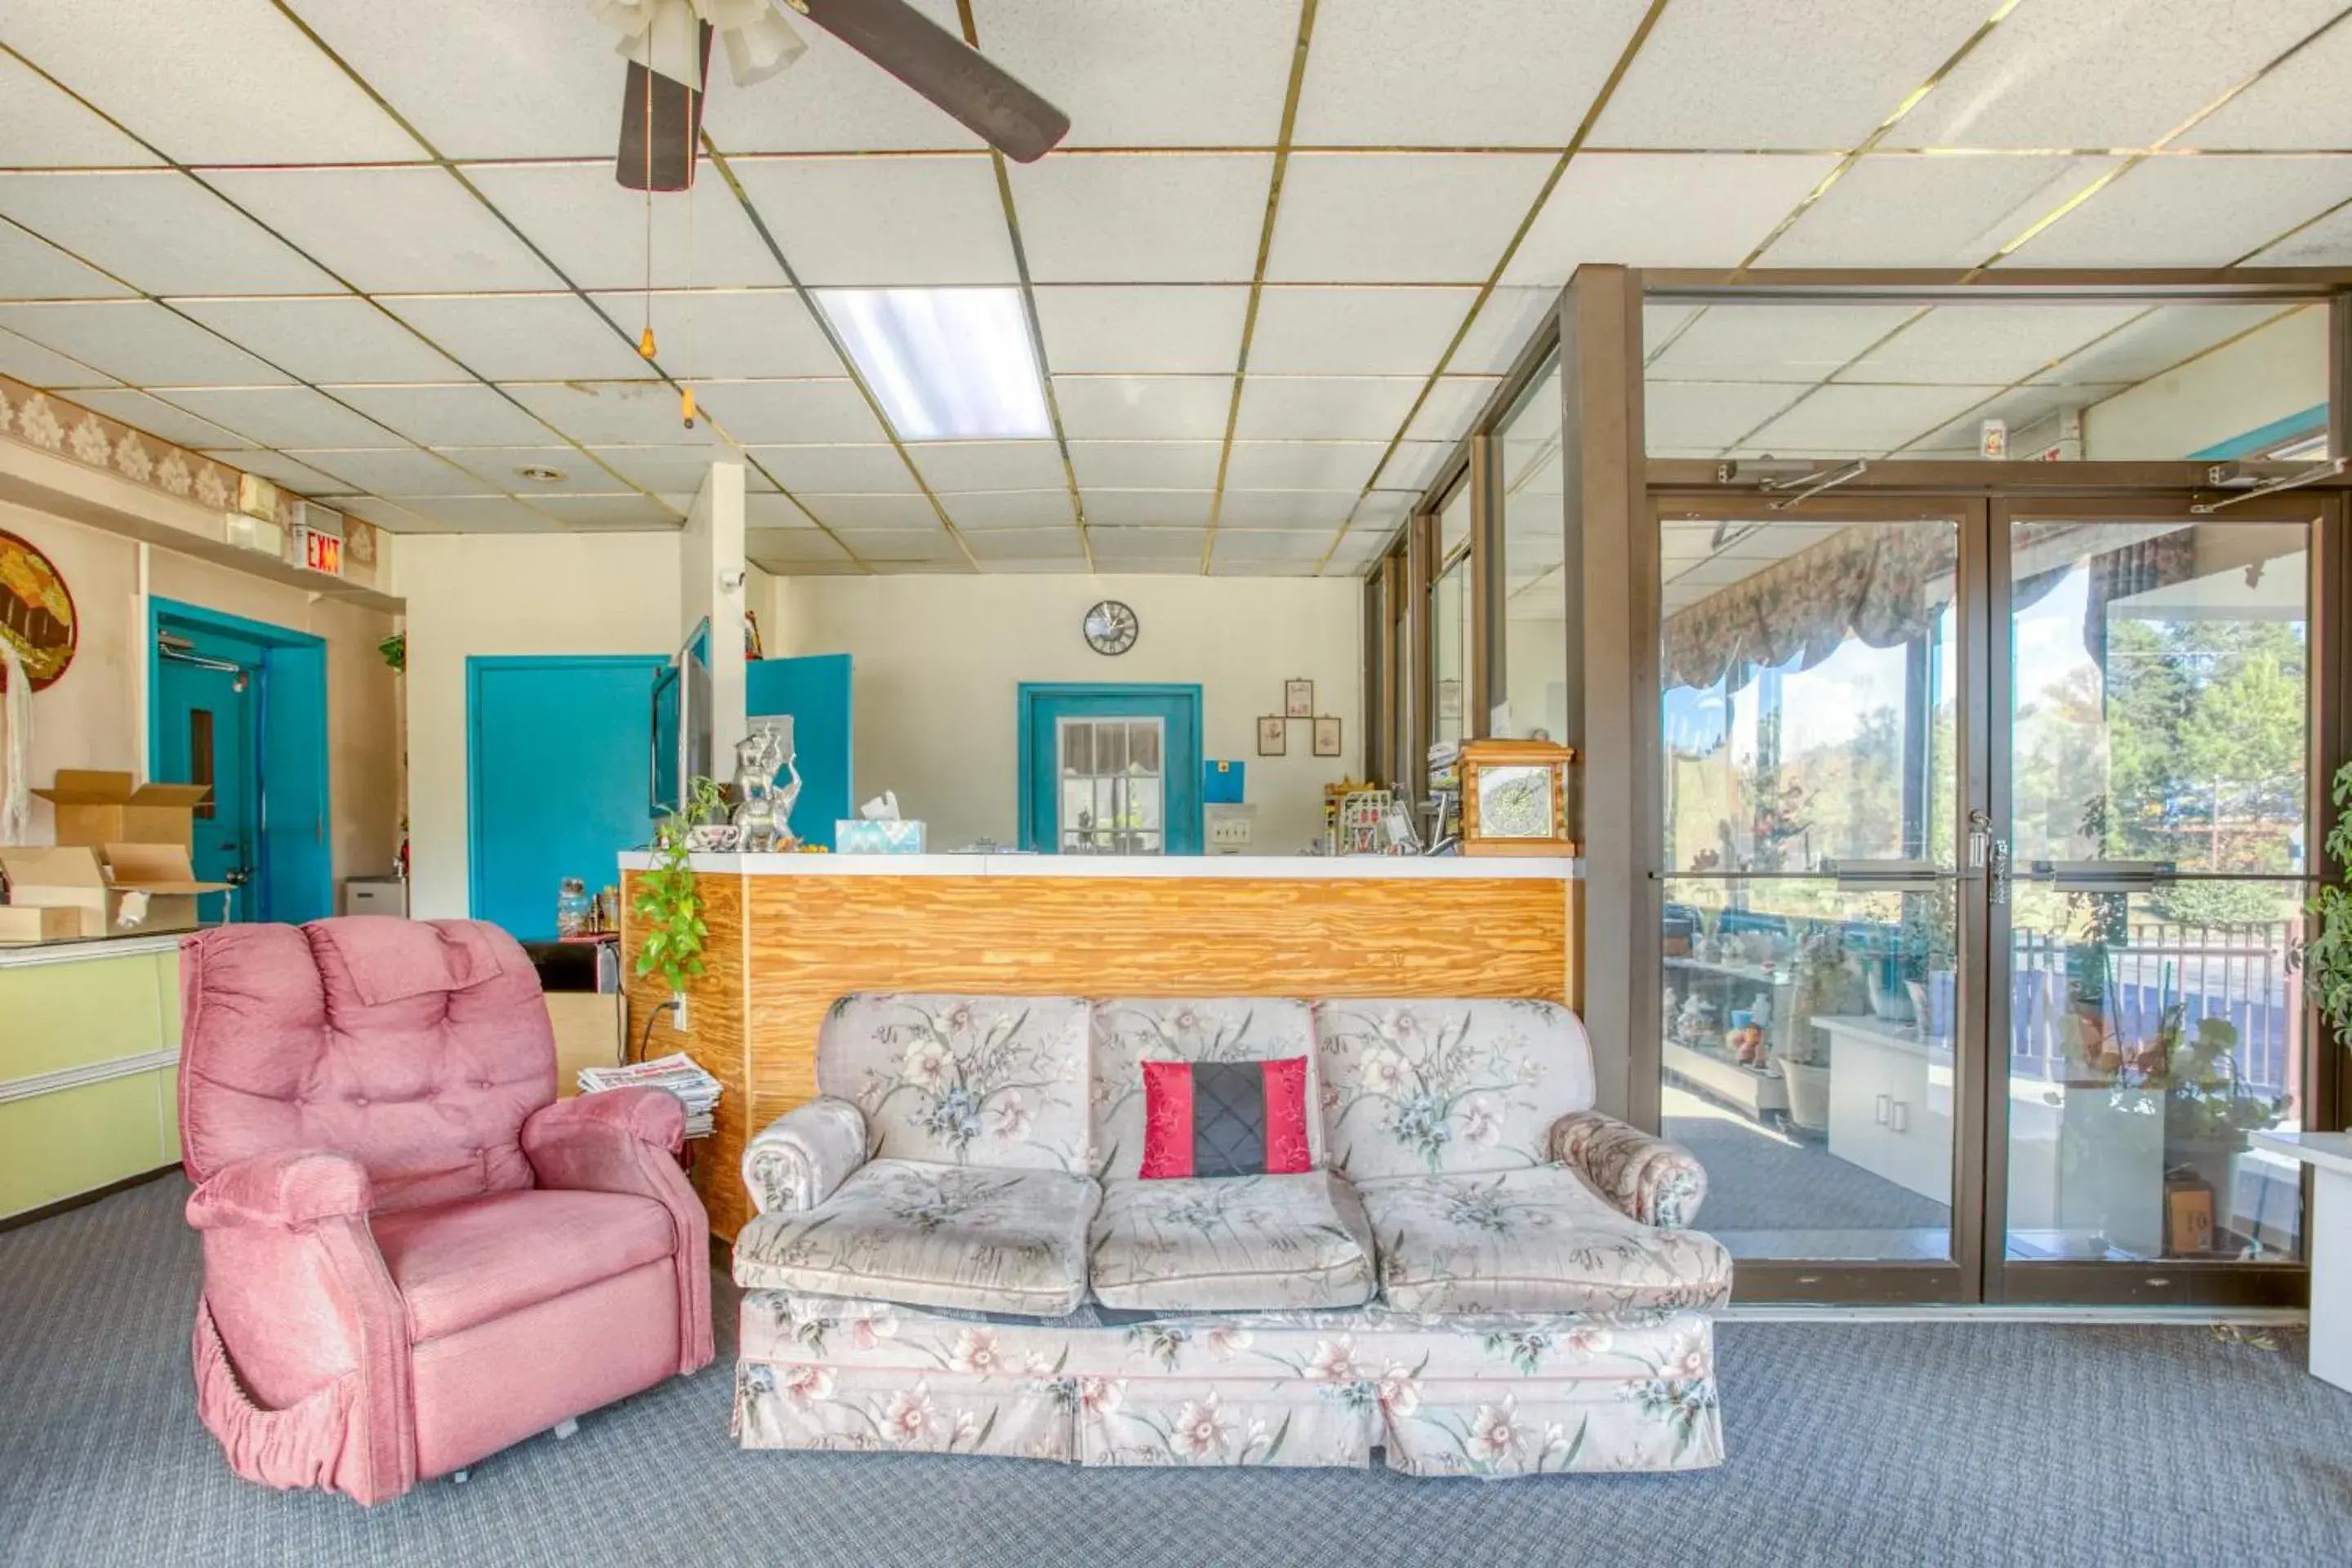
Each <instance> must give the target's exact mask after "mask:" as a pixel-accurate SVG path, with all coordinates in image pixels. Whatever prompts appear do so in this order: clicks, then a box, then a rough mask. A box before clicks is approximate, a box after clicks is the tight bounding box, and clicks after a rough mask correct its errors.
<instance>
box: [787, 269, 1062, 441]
mask: <svg viewBox="0 0 2352 1568" xmlns="http://www.w3.org/2000/svg"><path fill="white" fill-rule="evenodd" d="M814 292H815V295H816V300H817V305H818V308H819V309H821V310H824V317H825V320H826V321H829V322H830V323H832V326H833V330H834V331H835V333H836V334H838V335H839V337H840V339H841V342H842V345H843V347H845V348H846V349H847V350H848V351H849V357H850V358H851V360H853V361H854V362H856V365H857V369H858V374H861V375H863V376H864V377H865V378H866V385H867V386H869V387H871V388H873V391H874V396H875V399H876V400H877V402H879V403H880V404H881V405H882V410H883V412H884V413H885V414H887V416H889V419H890V424H891V426H892V427H893V428H895V429H896V430H897V431H898V435H899V437H901V438H903V439H905V440H908V441H981V440H1022V439H1040V438H1043V437H1050V436H1051V435H1053V433H1054V426H1053V422H1052V421H1051V420H1050V419H1049V418H1048V417H1047V416H1046V413H1045V381H1044V378H1043V376H1042V375H1041V374H1039V371H1038V368H1037V354H1036V350H1035V347H1034V344H1033V343H1032V342H1030V338H1029V321H1028V317H1027V315H1026V313H1025V312H1024V310H1022V306H1021V292H1020V290H1019V289H816V290H815V291H814Z"/></svg>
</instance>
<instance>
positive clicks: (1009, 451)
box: [907, 441, 1069, 495]
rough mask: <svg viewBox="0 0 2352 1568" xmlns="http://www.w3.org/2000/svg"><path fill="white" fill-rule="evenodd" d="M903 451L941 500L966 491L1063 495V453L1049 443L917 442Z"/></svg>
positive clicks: (1065, 488)
mask: <svg viewBox="0 0 2352 1568" xmlns="http://www.w3.org/2000/svg"><path fill="white" fill-rule="evenodd" d="M907 450H908V452H909V453H911V454H913V456H914V459H915V466H916V467H917V468H921V469H922V470H923V480H924V482H925V483H927V484H929V486H930V487H931V489H935V490H937V491H939V492H940V494H942V495H945V494H947V493H949V492H950V491H968V490H1050V489H1060V490H1062V491H1063V492H1064V494H1065V495H1066V494H1067V493H1068V482H1069V481H1068V476H1067V475H1066V474H1065V473H1063V471H1062V448H1061V447H1059V446H1058V445H1056V444H1055V443H1054V442H1052V441H919V442H916V443H915V444H914V445H912V446H910V447H908V448H907Z"/></svg>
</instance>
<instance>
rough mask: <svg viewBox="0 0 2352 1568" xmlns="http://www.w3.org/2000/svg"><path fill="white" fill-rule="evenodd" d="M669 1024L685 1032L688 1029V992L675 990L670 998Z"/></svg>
mask: <svg viewBox="0 0 2352 1568" xmlns="http://www.w3.org/2000/svg"><path fill="white" fill-rule="evenodd" d="M669 1026H670V1027H671V1028H673V1029H676V1030H677V1031H679V1032H680V1033H684V1032H685V1029H686V993H685V992H683V991H674V992H672V993H670V998H669Z"/></svg>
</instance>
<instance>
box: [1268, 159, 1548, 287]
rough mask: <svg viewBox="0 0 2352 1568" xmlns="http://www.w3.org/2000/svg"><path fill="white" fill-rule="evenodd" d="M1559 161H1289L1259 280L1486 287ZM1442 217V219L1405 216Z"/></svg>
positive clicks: (1531, 280) (1532, 280)
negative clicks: (1262, 276) (1270, 246)
mask: <svg viewBox="0 0 2352 1568" xmlns="http://www.w3.org/2000/svg"><path fill="white" fill-rule="evenodd" d="M1558 163H1559V160H1558V159H1557V158H1555V157H1553V156H1550V155H1549V154H1538V153H1481V154H1469V153H1316V154H1309V155H1294V156H1293V157H1292V158H1291V160H1290V164H1289V167H1288V169H1287V170H1286V172H1285V173H1284V175H1283V181H1282V205H1281V208H1280V210H1279V211H1278V212H1277V213H1276V217H1275V226H1274V249H1273V251H1272V252H1271V253H1270V254H1269V255H1268V257H1267V258H1266V272H1265V276H1266V280H1267V281H1268V282H1276V283H1483V282H1485V281H1486V279H1487V278H1488V277H1490V276H1492V275H1493V273H1494V270H1495V264H1496V262H1498V261H1500V260H1501V259H1502V257H1503V247H1505V246H1506V245H1507V244H1509V243H1510V238H1511V236H1512V235H1513V234H1515V233H1517V230H1518V226H1519V225H1520V223H1521V222H1523V221H1524V220H1525V219H1526V217H1527V216H1528V207H1529V205H1532V204H1533V203H1534V201H1535V198H1536V193H1537V191H1538V190H1539V189H1540V188H1542V185H1543V182H1544V180H1545V178H1546V177H1547V176H1548V175H1549V174H1550V173H1551V171H1552V169H1553V168H1554V166H1556V165H1557V164H1558ZM1441 213H1442V214H1444V219H1443V221H1415V220H1414V218H1413V217H1412V215H1414V214H1423V215H1433V214H1441ZM1525 281H1529V282H1534V281H1540V279H1525Z"/></svg>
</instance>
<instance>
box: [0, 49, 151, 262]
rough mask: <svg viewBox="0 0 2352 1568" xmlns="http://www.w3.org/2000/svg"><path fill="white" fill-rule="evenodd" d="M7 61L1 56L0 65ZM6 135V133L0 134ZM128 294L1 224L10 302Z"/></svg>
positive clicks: (2, 257)
mask: <svg viewBox="0 0 2352 1568" xmlns="http://www.w3.org/2000/svg"><path fill="white" fill-rule="evenodd" d="M6 58H7V57H6V56H5V55H0V61H5V59H6ZM0 134H5V132H0ZM130 293H131V290H130V289H126V288H124V287H123V286H122V285H121V284H120V283H117V282H115V281H114V280H113V279H110V278H109V277H107V276H106V275H105V274H104V273H102V272H100V271H99V270H98V269H97V268H90V267H85V266H83V265H82V264H81V263H80V262H79V261H76V260H75V259H74V258H72V257H70V256H68V255H67V254H66V253H65V252H64V251H62V250H59V249H58V247H56V246H54V245H51V244H50V243H49V242H48V241H47V240H46V239H43V238H41V237H39V236H38V235H34V234H27V233H26V231H25V230H23V229H21V228H18V227H17V226H16V225H14V224H11V223H5V222H0V297H5V298H6V299H10V300H119V299H122V298H124V297H126V296H128V295H129V294H130Z"/></svg>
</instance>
